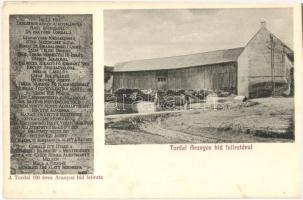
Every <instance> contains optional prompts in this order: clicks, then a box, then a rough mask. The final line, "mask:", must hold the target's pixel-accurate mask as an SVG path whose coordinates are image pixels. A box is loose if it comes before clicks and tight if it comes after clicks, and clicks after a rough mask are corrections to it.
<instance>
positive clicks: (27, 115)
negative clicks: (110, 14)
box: [9, 15, 94, 174]
mask: <svg viewBox="0 0 303 200" xmlns="http://www.w3.org/2000/svg"><path fill="white" fill-rule="evenodd" d="M9 23H10V24H9V25H10V27H9V31H10V34H9V36H10V40H9V41H10V174H91V173H93V170H94V162H93V160H94V151H93V150H94V146H93V144H94V141H93V48H92V47H93V35H92V15H10V18H9Z"/></svg>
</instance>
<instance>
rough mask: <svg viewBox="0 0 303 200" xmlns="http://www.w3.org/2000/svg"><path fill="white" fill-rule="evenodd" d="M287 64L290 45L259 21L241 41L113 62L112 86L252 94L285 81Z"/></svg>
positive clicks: (290, 63) (289, 66) (289, 65)
mask: <svg viewBox="0 0 303 200" xmlns="http://www.w3.org/2000/svg"><path fill="white" fill-rule="evenodd" d="M292 68H293V51H292V50H291V49H290V48H289V47H287V45H285V44H284V43H283V42H282V41H281V40H280V39H279V38H277V37H276V36H275V35H273V34H272V33H271V32H270V31H268V29H267V28H266V27H265V25H263V26H262V27H261V28H260V30H259V31H258V32H257V33H256V34H255V35H254V37H253V38H252V39H251V40H250V41H249V42H248V43H247V44H246V45H245V46H244V47H240V48H232V49H224V50H217V51H210V52H204V53H197V54H190V55H181V56H172V57H165V58H155V59H145V60H134V61H128V62H123V63H117V64H116V65H115V66H114V70H113V90H114V91H115V90H117V89H120V88H130V89H153V90H159V89H161V90H178V89H185V90H186V89H187V90H199V89H210V90H214V91H216V90H221V91H229V92H232V93H235V94H238V95H244V96H248V97H249V96H250V97H251V96H258V91H257V93H256V91H255V90H256V89H255V88H259V89H260V87H269V86H270V87H272V85H273V83H276V84H274V85H284V87H285V85H286V87H289V85H290V84H291V80H292V79H291V77H290V74H291V69H292ZM266 83H270V84H266ZM280 83H282V84H280Z"/></svg>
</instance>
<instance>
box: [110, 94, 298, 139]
mask: <svg viewBox="0 0 303 200" xmlns="http://www.w3.org/2000/svg"><path fill="white" fill-rule="evenodd" d="M252 102H254V103H252V104H247V103H246V104H243V103H241V104H239V105H236V106H234V107H231V108H230V109H228V110H217V111H214V110H191V111H185V112H175V113H154V114H150V115H136V116H121V117H120V116H119V117H115V118H114V119H111V118H107V119H106V121H107V122H106V131H105V132H106V144H148V143H150V144H168V143H231V142H234V143H238V142H241V143H244V142H249V143H252V142H293V141H294V134H293V128H294V127H293V116H294V108H293V107H294V103H293V98H264V99H255V100H252Z"/></svg>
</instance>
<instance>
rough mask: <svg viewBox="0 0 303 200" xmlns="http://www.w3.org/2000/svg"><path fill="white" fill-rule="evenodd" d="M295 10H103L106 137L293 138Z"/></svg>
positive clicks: (149, 140) (136, 140)
mask: <svg viewBox="0 0 303 200" xmlns="http://www.w3.org/2000/svg"><path fill="white" fill-rule="evenodd" d="M292 12H293V10H292V9H290V8H253V9H251V8H249V9H248V8H246V9H161V10H157V9H150V10H106V11H104V43H105V44H104V47H105V56H104V60H105V66H104V87H105V88H104V91H105V102H104V103H105V111H104V112H105V136H106V137H105V143H106V144H108V145H116V144H171V143H252V142H293V141H294V139H295V138H294V52H293V50H292V48H293V21H292V16H293V14H292Z"/></svg>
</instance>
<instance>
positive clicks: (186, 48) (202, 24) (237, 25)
mask: <svg viewBox="0 0 303 200" xmlns="http://www.w3.org/2000/svg"><path fill="white" fill-rule="evenodd" d="M261 21H265V22H266V26H267V29H268V30H269V31H271V32H272V33H273V34H274V35H276V36H277V37H278V38H280V39H281V40H282V41H283V42H284V43H285V44H286V45H288V46H289V47H290V48H293V16H292V9H291V8H274V9H272V8H262V9H260V8H255V9H251V8H248V9H162V10H161V9H157V10H156V9H146V10H142V9H141V10H106V11H104V61H105V65H109V66H113V65H114V64H116V63H118V62H125V61H130V60H138V59H149V58H159V57H167V56H177V55H186V54H192V53H200V52H205V51H213V50H218V49H227V48H235V47H243V46H245V45H246V43H247V42H248V41H249V40H250V39H251V38H252V37H253V36H254V34H255V33H256V32H257V31H258V30H259V29H260V22H261Z"/></svg>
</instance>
